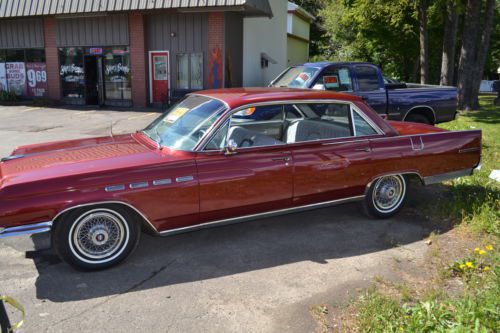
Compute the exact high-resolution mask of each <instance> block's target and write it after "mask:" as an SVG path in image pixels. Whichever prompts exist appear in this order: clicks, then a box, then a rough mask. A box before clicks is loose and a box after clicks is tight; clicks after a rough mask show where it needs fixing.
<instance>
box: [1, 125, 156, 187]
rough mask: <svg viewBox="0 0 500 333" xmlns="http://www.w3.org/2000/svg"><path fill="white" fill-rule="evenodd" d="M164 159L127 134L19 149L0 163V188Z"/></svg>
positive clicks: (134, 165) (151, 162) (145, 163)
mask: <svg viewBox="0 0 500 333" xmlns="http://www.w3.org/2000/svg"><path fill="white" fill-rule="evenodd" d="M164 155H165V154H160V153H159V152H158V151H157V150H154V149H151V148H149V147H148V146H147V145H145V144H142V143H140V142H139V141H138V140H136V139H135V138H134V135H130V134H128V135H120V136H115V137H101V138H89V139H80V140H71V141H58V142H50V143H45V144H37V145H30V146H22V147H19V148H17V149H16V150H14V152H13V153H12V155H11V156H10V158H11V159H8V158H7V160H4V161H3V162H0V186H3V187H5V186H7V185H13V184H18V183H26V182H30V181H40V180H46V179H51V178H58V177H64V176H74V175H79V174H88V173H92V172H99V171H106V170H116V169H122V168H127V167H137V166H139V165H147V164H154V163H157V162H161V161H163V162H164V161H165V160H164V158H165V156H164Z"/></svg>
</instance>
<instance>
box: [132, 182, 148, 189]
mask: <svg viewBox="0 0 500 333" xmlns="http://www.w3.org/2000/svg"><path fill="white" fill-rule="evenodd" d="M148 186H149V183H148V182H139V183H132V184H129V186H128V187H130V188H131V189H136V188H145V187H148Z"/></svg>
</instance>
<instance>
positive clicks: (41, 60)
mask: <svg viewBox="0 0 500 333" xmlns="http://www.w3.org/2000/svg"><path fill="white" fill-rule="evenodd" d="M0 90H8V91H11V92H14V93H15V94H16V95H19V96H27V97H45V96H46V95H47V93H48V88H47V69H46V64H45V50H44V49H7V50H0Z"/></svg>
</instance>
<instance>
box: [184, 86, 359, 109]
mask: <svg viewBox="0 0 500 333" xmlns="http://www.w3.org/2000/svg"><path fill="white" fill-rule="evenodd" d="M191 95H203V96H207V97H211V98H215V99H218V100H221V101H223V102H224V103H226V104H227V105H228V106H229V107H230V108H231V109H234V108H237V107H240V106H243V105H247V104H255V103H265V102H279V101H294V100H331V99H335V100H341V101H361V98H360V97H358V96H354V95H349V94H345V93H339V92H332V91H324V90H313V89H295V88H274V87H265V88H228V89H216V90H202V91H197V92H194V93H192V94H191Z"/></svg>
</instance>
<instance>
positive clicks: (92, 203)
mask: <svg viewBox="0 0 500 333" xmlns="http://www.w3.org/2000/svg"><path fill="white" fill-rule="evenodd" d="M112 204H115V205H124V206H127V207H128V208H130V209H132V210H134V211H135V212H136V213H137V214H139V215H140V216H141V217H142V218H143V219H144V221H146V222H147V223H148V224H149V226H150V228H151V230H153V231H154V232H155V233H158V230H157V229H156V228H155V226H154V225H153V223H151V221H150V220H149V219H148V218H147V217H146V215H144V214H143V213H142V212H141V211H140V210H138V209H137V208H135V207H134V206H132V205H131V204H129V203H126V202H123V201H98V202H90V203H86V204H80V205H76V206H72V207H68V208H66V209H63V210H62V211H60V212H59V213H57V215H56V216H55V217H54V219H53V220H52V221H55V220H57V219H58V218H59V217H60V216H61V215H62V214H64V213H67V212H69V211H70V210H73V209H78V208H83V207H89V206H96V205H112Z"/></svg>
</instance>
